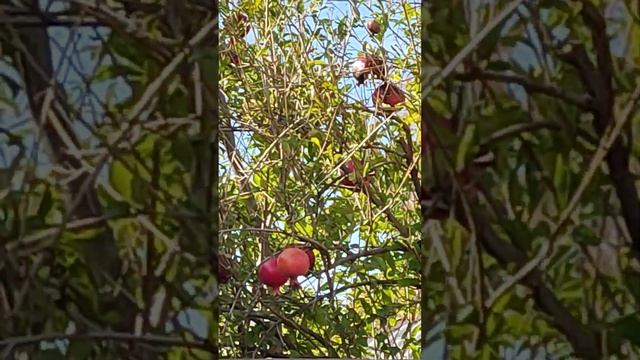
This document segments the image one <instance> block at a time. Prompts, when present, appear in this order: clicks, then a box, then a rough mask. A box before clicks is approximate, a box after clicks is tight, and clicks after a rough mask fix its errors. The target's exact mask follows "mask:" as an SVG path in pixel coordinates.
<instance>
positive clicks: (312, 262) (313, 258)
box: [304, 246, 316, 275]
mask: <svg viewBox="0 0 640 360" xmlns="http://www.w3.org/2000/svg"><path fill="white" fill-rule="evenodd" d="M304 252H305V253H307V257H309V271H308V272H307V274H306V275H308V274H309V273H310V272H311V270H313V267H314V265H315V264H316V256H315V255H314V254H313V248H312V247H308V246H307V247H305V248H304Z"/></svg>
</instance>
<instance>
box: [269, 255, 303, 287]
mask: <svg viewBox="0 0 640 360" xmlns="http://www.w3.org/2000/svg"><path fill="white" fill-rule="evenodd" d="M309 260H310V259H309V255H307V252H306V251H304V250H302V249H300V248H297V247H288V248H286V249H284V250H282V252H281V253H280V254H279V255H278V261H277V268H278V270H279V271H280V272H281V273H282V274H284V275H286V276H287V277H289V279H291V286H292V287H294V288H297V287H300V283H299V282H298V276H302V275H307V274H308V273H309V268H310V265H311V264H310V261H309Z"/></svg>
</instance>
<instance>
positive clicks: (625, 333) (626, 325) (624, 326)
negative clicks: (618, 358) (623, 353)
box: [613, 313, 640, 346]
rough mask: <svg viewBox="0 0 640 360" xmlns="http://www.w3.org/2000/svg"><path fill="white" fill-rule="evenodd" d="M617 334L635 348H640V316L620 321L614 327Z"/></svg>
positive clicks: (635, 314) (623, 318)
mask: <svg viewBox="0 0 640 360" xmlns="http://www.w3.org/2000/svg"><path fill="white" fill-rule="evenodd" d="M613 328H614V330H615V332H616V333H617V334H619V335H620V336H622V337H623V338H625V339H627V340H628V341H629V342H630V343H632V344H633V345H635V346H640V331H638V329H640V319H639V318H638V314H637V313H634V314H630V315H627V316H625V317H622V318H620V319H618V320H617V321H616V322H615V323H614V326H613Z"/></svg>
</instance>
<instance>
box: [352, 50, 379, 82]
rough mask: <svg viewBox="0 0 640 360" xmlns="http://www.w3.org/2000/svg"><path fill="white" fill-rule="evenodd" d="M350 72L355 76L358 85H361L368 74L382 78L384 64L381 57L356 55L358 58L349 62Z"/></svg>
mask: <svg viewBox="0 0 640 360" xmlns="http://www.w3.org/2000/svg"><path fill="white" fill-rule="evenodd" d="M351 73H352V74H353V76H354V77H355V78H356V82H357V83H358V85H362V84H364V81H365V80H366V79H367V77H368V76H369V75H372V76H373V77H374V78H379V79H384V77H385V75H386V65H385V62H384V59H382V58H381V57H379V56H375V55H368V54H364V55H360V56H358V59H356V61H355V62H354V63H353V64H351Z"/></svg>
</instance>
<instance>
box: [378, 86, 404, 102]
mask: <svg viewBox="0 0 640 360" xmlns="http://www.w3.org/2000/svg"><path fill="white" fill-rule="evenodd" d="M371 97H372V99H373V102H374V103H375V104H379V103H383V104H387V105H389V106H396V105H398V104H400V103H402V102H404V100H405V97H404V94H403V93H402V90H400V88H399V87H397V86H396V85H394V84H391V83H388V82H385V83H383V84H382V85H380V86H378V87H377V88H376V89H375V90H374V91H373V94H372V95H371Z"/></svg>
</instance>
